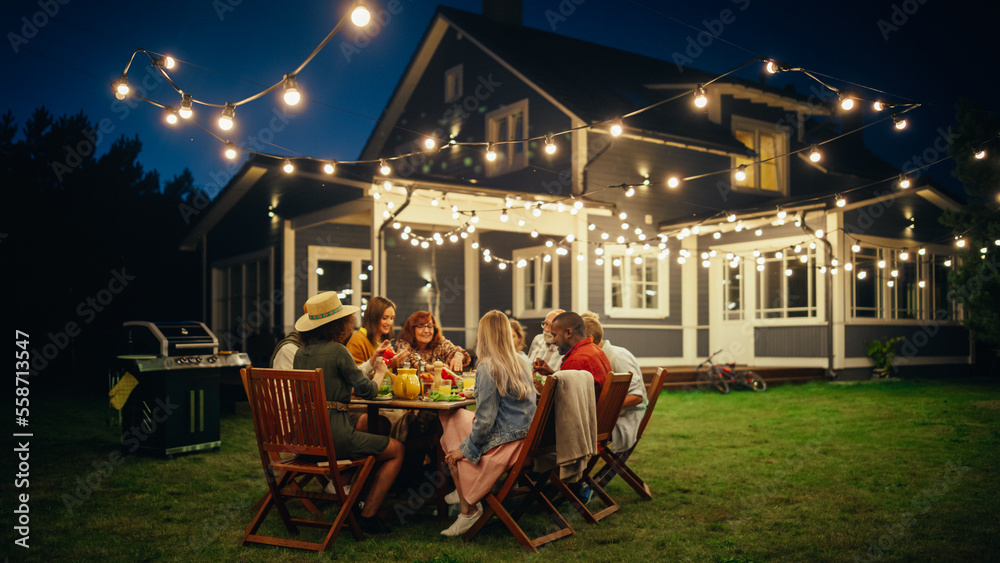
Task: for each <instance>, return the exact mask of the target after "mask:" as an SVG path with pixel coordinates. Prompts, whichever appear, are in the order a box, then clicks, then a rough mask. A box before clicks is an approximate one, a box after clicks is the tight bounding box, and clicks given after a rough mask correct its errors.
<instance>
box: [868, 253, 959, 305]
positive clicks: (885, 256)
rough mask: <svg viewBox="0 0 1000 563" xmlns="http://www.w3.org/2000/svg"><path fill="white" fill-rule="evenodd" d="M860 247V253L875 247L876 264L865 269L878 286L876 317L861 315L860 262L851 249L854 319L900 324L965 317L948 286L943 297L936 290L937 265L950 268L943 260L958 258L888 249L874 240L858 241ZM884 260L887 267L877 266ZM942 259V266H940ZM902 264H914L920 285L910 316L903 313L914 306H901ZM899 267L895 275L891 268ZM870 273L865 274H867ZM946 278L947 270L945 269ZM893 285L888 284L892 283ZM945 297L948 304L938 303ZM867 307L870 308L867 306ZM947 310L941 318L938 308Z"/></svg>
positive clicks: (896, 268)
mask: <svg viewBox="0 0 1000 563" xmlns="http://www.w3.org/2000/svg"><path fill="white" fill-rule="evenodd" d="M858 244H859V245H860V246H861V253H862V254H863V253H864V252H865V251H871V250H875V252H876V254H875V256H876V258H875V264H874V265H873V266H872V268H871V270H867V269H866V270H865V271H866V272H869V273H870V274H871V276H872V277H871V278H870V281H871V282H873V283H876V284H877V287H878V289H877V290H876V292H875V302H876V306H875V307H874V308H871V309H873V310H874V311H875V312H876V315H875V316H858V314H857V313H858V308H857V293H858V289H857V286H858V283H859V281H860V280H859V279H858V273H859V269H858V261H857V256H858V254H859V253H857V252H854V250H853V249H850V259H849V262H850V263H851V267H852V270H851V283H850V288H849V292H850V311H849V314H850V319H851V320H852V321H862V322H864V321H882V322H885V321H895V322H900V323H908V322H924V321H928V320H935V321H943V322H960V321H961V320H962V318H963V311H962V308H961V306H960V305H959V304H958V303H957V302H956V301H955V300H953V299H950V298H949V297H948V296H947V290H948V285H947V283H946V285H945V294H944V295H943V296H942V295H940V292H939V291H938V289H937V285H938V284H937V275H936V270H937V268H938V267H940V268H942V269H950V268H951V267H949V266H945V265H944V262H945V261H947V260H952V261H956V260H958V258H957V257H955V256H953V255H950V254H945V253H939V252H932V251H930V250H929V249H928V251H927V252H926V253H925V254H924V255H923V256H921V255H920V254H919V253H918V252H917V251H915V250H908V249H904V248H887V247H885V246H881V245H879V244H875V243H866V242H865V241H858ZM904 250H905V251H907V252H909V254H910V258H909V259H908V260H905V261H904V260H901V259H900V258H899V255H900V254H901V253H902V252H903V251H904ZM879 260H885V268H879V267H878V261H879ZM939 262H940V265H939ZM903 264H915V265H916V272H915V280H914V284H915V285H916V286H917V287H918V288H919V291H920V292H921V293H920V295H919V300H918V303H917V307H916V314H915V315H910V316H903V314H902V313H903V312H905V311H912V309H910V308H907V309H903V308H901V307H900V294H901V292H902V291H906V288H905V287H904V284H901V283H900V282H901V281H902V282H905V281H906V276H905V271H904V270H903V268H902V265H903ZM893 270H897V271H898V272H899V275H898V276H896V277H893V276H892V271H893ZM867 275H868V274H866V276H867ZM944 276H945V278H944V279H945V281H947V271H945V272H944ZM890 281H891V282H892V285H891V286H890V285H889V282H890ZM921 281H922V282H924V287H919V285H920V282H921ZM942 299H943V300H945V301H946V303H943V304H942V303H939V301H940V300H942ZM866 310H868V309H866ZM939 310H945V311H947V317H943V318H939V317H938V311H939Z"/></svg>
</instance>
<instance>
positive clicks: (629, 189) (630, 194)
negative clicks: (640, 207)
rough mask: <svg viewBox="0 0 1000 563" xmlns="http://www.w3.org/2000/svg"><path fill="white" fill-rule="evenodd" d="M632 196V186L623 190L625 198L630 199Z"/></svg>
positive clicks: (633, 192) (633, 190) (633, 189)
mask: <svg viewBox="0 0 1000 563" xmlns="http://www.w3.org/2000/svg"><path fill="white" fill-rule="evenodd" d="M634 195H635V188H633V187H632V186H629V187H627V188H625V197H632V196H634Z"/></svg>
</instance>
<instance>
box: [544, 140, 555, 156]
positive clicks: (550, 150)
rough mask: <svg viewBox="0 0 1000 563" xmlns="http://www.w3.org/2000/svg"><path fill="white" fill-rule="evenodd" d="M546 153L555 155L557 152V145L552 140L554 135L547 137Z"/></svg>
mask: <svg viewBox="0 0 1000 563" xmlns="http://www.w3.org/2000/svg"><path fill="white" fill-rule="evenodd" d="M545 152H547V153H549V154H555V152H556V143H555V141H553V140H552V135H546V136H545Z"/></svg>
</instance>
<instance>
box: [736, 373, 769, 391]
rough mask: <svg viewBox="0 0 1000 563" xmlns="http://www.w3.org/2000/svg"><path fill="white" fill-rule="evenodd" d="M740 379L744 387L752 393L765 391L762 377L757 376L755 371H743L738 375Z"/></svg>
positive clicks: (765, 387) (765, 386)
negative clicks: (752, 391)
mask: <svg viewBox="0 0 1000 563" xmlns="http://www.w3.org/2000/svg"><path fill="white" fill-rule="evenodd" d="M740 378H741V379H742V380H743V384H744V385H746V386H747V387H749V388H750V389H752V390H754V391H757V392H761V391H767V382H766V381H764V378H763V377H761V376H759V375H757V372H755V371H745V372H743V373H742V374H740Z"/></svg>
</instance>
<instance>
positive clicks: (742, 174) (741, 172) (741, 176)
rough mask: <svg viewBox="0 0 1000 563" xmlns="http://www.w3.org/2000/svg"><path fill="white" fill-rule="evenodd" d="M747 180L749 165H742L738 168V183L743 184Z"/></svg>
mask: <svg viewBox="0 0 1000 563" xmlns="http://www.w3.org/2000/svg"><path fill="white" fill-rule="evenodd" d="M746 179H747V165H746V164H741V165H739V167H737V168H736V181H737V182H742V181H743V180H746Z"/></svg>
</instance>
